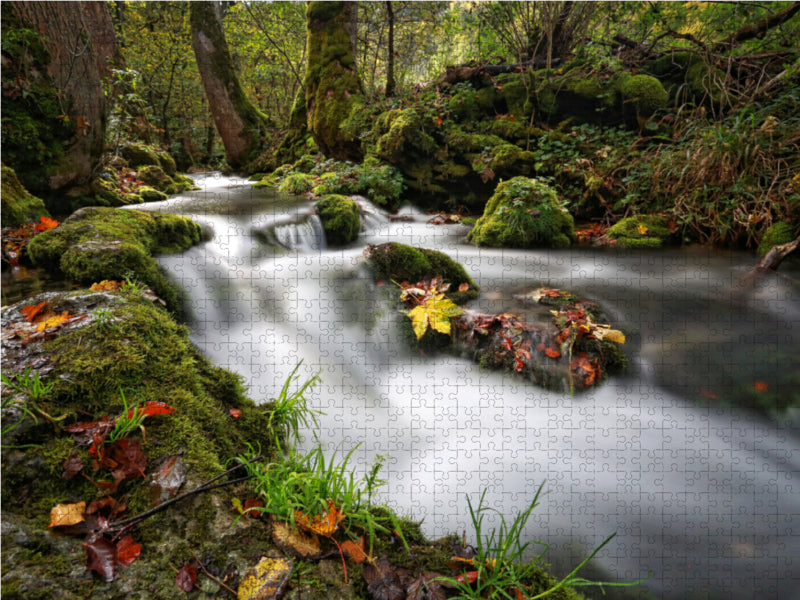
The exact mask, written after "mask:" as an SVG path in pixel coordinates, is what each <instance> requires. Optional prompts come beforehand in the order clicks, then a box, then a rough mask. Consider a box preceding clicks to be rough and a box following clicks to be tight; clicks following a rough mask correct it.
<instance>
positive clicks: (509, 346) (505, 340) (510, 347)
mask: <svg viewBox="0 0 800 600" xmlns="http://www.w3.org/2000/svg"><path fill="white" fill-rule="evenodd" d="M501 345H502V346H503V348H505V349H506V350H513V349H514V344H513V343H512V342H511V338H510V337H508V336H507V335H504V336H503V341H502V342H501Z"/></svg>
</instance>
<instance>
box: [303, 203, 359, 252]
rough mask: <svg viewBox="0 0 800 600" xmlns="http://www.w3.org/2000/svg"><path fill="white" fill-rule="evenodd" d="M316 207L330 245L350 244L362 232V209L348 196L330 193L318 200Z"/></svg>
mask: <svg viewBox="0 0 800 600" xmlns="http://www.w3.org/2000/svg"><path fill="white" fill-rule="evenodd" d="M314 209H315V210H316V211H317V216H319V219H320V221H322V228H323V229H324V230H325V240H326V241H327V242H328V245H329V246H343V245H345V244H349V243H350V242H352V241H354V240H355V239H356V238H357V237H358V234H359V233H360V232H361V209H360V208H359V207H358V204H357V203H356V202H355V201H354V200H351V199H350V198H348V197H347V196H341V195H338V194H330V195H328V196H325V197H323V198H322V199H321V200H319V201H317V203H316V204H315V205H314Z"/></svg>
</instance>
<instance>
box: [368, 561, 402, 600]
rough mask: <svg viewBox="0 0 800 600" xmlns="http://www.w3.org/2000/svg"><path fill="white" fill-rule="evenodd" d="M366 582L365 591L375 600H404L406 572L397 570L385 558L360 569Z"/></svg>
mask: <svg viewBox="0 0 800 600" xmlns="http://www.w3.org/2000/svg"><path fill="white" fill-rule="evenodd" d="M361 572H362V574H363V575H364V580H365V581H366V582H367V591H368V592H369V593H370V594H371V595H372V597H373V598H374V599H375V600H405V598H406V587H407V585H406V584H407V580H408V571H407V570H406V569H401V568H397V567H395V566H394V565H392V564H391V563H390V562H389V559H388V558H387V557H385V556H382V557H381V558H379V559H378V560H377V561H376V562H375V564H366V565H364V566H363V567H362V569H361Z"/></svg>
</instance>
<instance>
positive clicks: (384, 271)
mask: <svg viewBox="0 0 800 600" xmlns="http://www.w3.org/2000/svg"><path fill="white" fill-rule="evenodd" d="M368 254H369V264H370V267H371V268H372V270H373V273H374V275H375V278H376V279H382V280H385V281H396V282H398V283H401V282H403V281H408V282H410V283H416V282H418V281H422V280H423V279H431V278H433V277H441V278H442V280H443V281H444V282H446V283H449V284H450V291H449V292H447V296H448V297H449V298H450V299H451V300H452V301H453V302H456V303H459V304H460V303H463V302H467V301H468V300H472V299H474V298H477V297H478V291H479V290H480V288H479V287H478V286H477V285H476V284H475V282H474V281H473V280H472V278H471V277H470V276H469V275H467V272H466V270H465V269H464V267H463V266H461V265H460V264H459V263H457V262H456V261H454V260H453V259H452V258H450V257H449V256H447V254H445V253H444V252H439V251H438V250H429V249H427V248H415V247H413V246H407V245H406V244H401V243H399V242H388V243H386V244H380V245H378V246H370V247H369V249H368ZM465 283H466V284H467V285H469V289H467V290H465V291H463V292H459V291H457V290H458V288H459V286H461V285H462V284H465Z"/></svg>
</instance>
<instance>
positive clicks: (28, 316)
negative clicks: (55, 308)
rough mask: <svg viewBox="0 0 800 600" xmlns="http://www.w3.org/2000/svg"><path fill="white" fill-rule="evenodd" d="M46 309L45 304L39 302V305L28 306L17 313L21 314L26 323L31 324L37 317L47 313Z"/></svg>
mask: <svg viewBox="0 0 800 600" xmlns="http://www.w3.org/2000/svg"><path fill="white" fill-rule="evenodd" d="M47 309H48V306H47V302H39V304H29V305H28V306H23V307H22V308H21V309H20V311H19V312H21V313H22V316H23V317H24V318H25V320H26V321H27V322H28V323H33V322H34V321H35V320H36V319H37V317H38V316H40V315H41V314H44V313H45V312H47Z"/></svg>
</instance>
